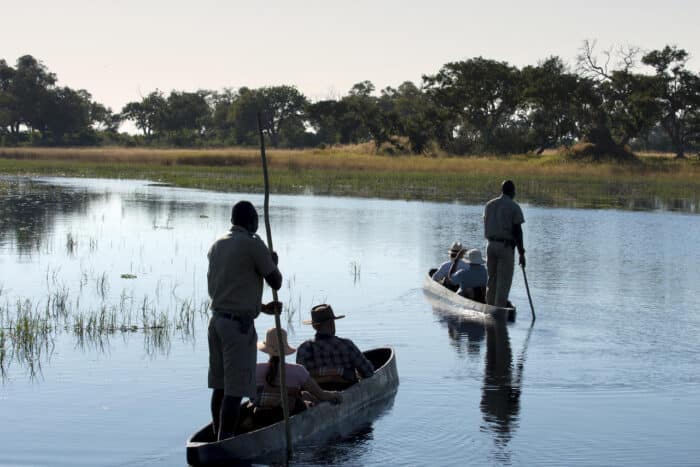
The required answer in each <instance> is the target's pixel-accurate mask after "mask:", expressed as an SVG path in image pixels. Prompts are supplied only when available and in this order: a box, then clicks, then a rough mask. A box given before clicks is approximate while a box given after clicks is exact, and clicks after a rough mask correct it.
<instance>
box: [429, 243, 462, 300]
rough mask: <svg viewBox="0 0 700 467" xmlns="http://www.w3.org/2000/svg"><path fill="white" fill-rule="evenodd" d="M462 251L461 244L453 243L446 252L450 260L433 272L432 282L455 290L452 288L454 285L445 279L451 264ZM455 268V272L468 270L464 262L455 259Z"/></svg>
mask: <svg viewBox="0 0 700 467" xmlns="http://www.w3.org/2000/svg"><path fill="white" fill-rule="evenodd" d="M464 251H465V250H464V247H463V246H462V244H461V243H460V242H457V241H455V242H454V243H453V244H452V247H451V248H450V249H449V250H448V251H447V253H448V254H449V255H450V256H449V258H450V260H449V261H445V262H444V263H442V264H441V265H440V267H439V268H438V269H437V271H435V274H433V280H434V281H435V282H440V283H441V284H442V285H444V286H445V287H447V288H450V289H454V290H457V288H456V287H454V284H453V283H450V281H449V280H448V279H447V273H448V272H449V270H450V268H451V267H452V263H454V262H455V259H456V258H457V256H458V255H459V253H460V252H464ZM455 267H456V269H455V271H461V270H463V269H468V268H469V265H468V264H467V263H466V262H465V261H464V260H462V259H457V265H456V266H455Z"/></svg>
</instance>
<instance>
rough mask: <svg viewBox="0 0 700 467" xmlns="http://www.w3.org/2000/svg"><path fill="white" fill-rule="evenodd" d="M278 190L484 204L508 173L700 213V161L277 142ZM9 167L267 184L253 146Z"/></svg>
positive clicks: (23, 156) (11, 158) (523, 186)
mask: <svg viewBox="0 0 700 467" xmlns="http://www.w3.org/2000/svg"><path fill="white" fill-rule="evenodd" d="M268 158H269V164H270V182H271V189H272V190H273V192H275V193H288V194H295V193H314V194H319V195H335V196H360V197H379V198H388V199H408V200H414V199H421V200H432V201H447V202H453V201H456V202H462V203H469V204H470V203H482V202H484V201H485V200H486V199H488V198H489V197H490V196H492V195H493V194H494V193H496V192H497V191H498V185H499V183H500V181H501V180H503V179H504V178H512V179H513V180H515V182H516V184H517V185H518V191H519V199H520V200H522V201H524V202H528V203H531V204H536V205H545V206H560V207H591V208H608V207H612V208H621V209H669V210H679V211H686V212H700V206H699V205H698V204H699V203H698V202H699V201H700V163H699V162H698V161H697V160H680V161H679V160H675V159H670V158H665V157H640V158H639V160H638V161H637V162H635V163H627V164H615V163H596V164H592V163H586V162H573V161H570V160H567V159H566V158H564V157H563V156H561V155H558V154H547V155H542V156H533V155H520V156H509V157H495V156H478V157H477V156H472V157H436V158H431V157H423V156H379V155H375V154H371V153H369V152H368V151H367V150H366V148H365V147H362V146H359V147H358V146H350V147H346V148H331V149H309V150H269V151H268ZM0 173H2V174H6V175H27V176H31V175H50V176H68V177H96V178H135V179H149V180H153V181H157V182H161V183H169V184H173V185H175V186H180V187H188V188H202V189H208V190H215V191H241V192H260V191H261V190H262V175H261V171H260V159H259V152H258V151H257V149H253V148H230V149H202V150H183V149H143V148H0Z"/></svg>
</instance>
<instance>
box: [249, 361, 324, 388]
mask: <svg viewBox="0 0 700 467" xmlns="http://www.w3.org/2000/svg"><path fill="white" fill-rule="evenodd" d="M269 366H270V364H269V363H267V362H266V363H258V365H257V367H256V369H255V384H256V385H257V386H265V375H266V374H267V369H268V368H269ZM284 368H285V370H286V372H285V376H286V382H287V388H289V389H292V388H294V389H301V388H302V387H303V386H304V384H306V382H307V381H308V380H309V378H310V376H309V372H308V371H306V368H304V367H303V366H302V365H297V364H296V363H285V365H284ZM277 382H279V375H278V376H277Z"/></svg>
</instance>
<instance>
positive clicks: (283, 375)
mask: <svg viewBox="0 0 700 467" xmlns="http://www.w3.org/2000/svg"><path fill="white" fill-rule="evenodd" d="M258 133H259V134H260V156H261V157H262V166H263V178H264V180H265V207H264V209H265V230H266V231H267V247H268V248H269V249H270V251H271V252H272V251H274V250H273V249H272V230H270V181H269V179H268V176H267V156H266V155H265V137H264V135H263V131H262V123H261V121H260V113H258ZM272 299H273V300H274V301H277V291H276V290H275V289H272ZM280 313H281V310H280ZM280 313H275V328H276V329H277V349H278V351H279V357H280V369H279V373H280V400H281V402H282V413H283V414H284V435H285V441H286V444H287V457H288V458H289V457H290V456H291V455H292V432H291V430H290V428H289V407H288V406H287V372H286V367H285V363H284V343H283V341H282V324H281V323H280Z"/></svg>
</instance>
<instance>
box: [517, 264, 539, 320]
mask: <svg viewBox="0 0 700 467" xmlns="http://www.w3.org/2000/svg"><path fill="white" fill-rule="evenodd" d="M520 268H521V269H522V270H523V279H525V290H527V299H528V301H529V302H530V311H532V322H533V323H534V322H535V319H536V318H535V307H534V305H533V304H532V296H531V295H530V286H529V285H527V274H525V266H523V265H520Z"/></svg>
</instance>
